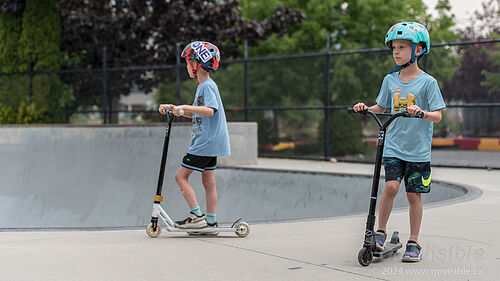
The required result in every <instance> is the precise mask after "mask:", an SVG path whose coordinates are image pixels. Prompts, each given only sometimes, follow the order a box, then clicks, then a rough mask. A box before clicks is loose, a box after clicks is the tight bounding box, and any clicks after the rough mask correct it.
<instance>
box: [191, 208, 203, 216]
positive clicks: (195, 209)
mask: <svg viewBox="0 0 500 281" xmlns="http://www.w3.org/2000/svg"><path fill="white" fill-rule="evenodd" d="M189 212H191V213H193V214H195V215H197V216H198V217H199V216H201V210H200V206H194V207H191V208H189Z"/></svg>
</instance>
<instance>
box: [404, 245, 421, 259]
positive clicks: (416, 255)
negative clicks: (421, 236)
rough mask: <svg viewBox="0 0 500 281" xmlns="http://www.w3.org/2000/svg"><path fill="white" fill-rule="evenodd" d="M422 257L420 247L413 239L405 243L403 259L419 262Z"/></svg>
mask: <svg viewBox="0 0 500 281" xmlns="http://www.w3.org/2000/svg"><path fill="white" fill-rule="evenodd" d="M421 259H422V247H420V245H418V243H417V242H415V241H413V240H408V242H407V243H406V252H405V253H404V255H403V261H409V262H419V261H420V260H421Z"/></svg>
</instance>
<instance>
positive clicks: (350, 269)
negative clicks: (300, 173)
mask: <svg viewBox="0 0 500 281" xmlns="http://www.w3.org/2000/svg"><path fill="white" fill-rule="evenodd" d="M254 168H262V169H287V170H311V171H325V172H335V173H348V174H371V173H372V166H371V165H361V164H349V163H328V162H317V161H291V160H270V159H259V164H258V165H255V166H254ZM433 179H435V180H440V181H448V182H451V183H456V184H462V185H471V186H475V187H477V188H479V189H480V190H481V191H482V194H481V195H480V196H479V197H478V198H476V199H473V200H469V201H464V202H459V203H455V204H452V205H447V206H438V207H432V208H429V209H426V210H424V220H423V224H422V231H421V236H420V241H421V244H422V245H423V247H424V252H423V253H424V259H423V261H422V262H420V263H416V264H411V263H410V264H408V263H402V262H401V261H400V259H401V254H402V252H401V251H400V252H398V253H397V254H396V255H395V256H394V257H392V258H390V259H387V260H383V261H374V262H373V263H372V264H371V265H370V266H368V267H361V266H360V265H359V264H358V262H357V253H358V251H359V249H360V248H361V245H362V240H363V232H364V225H365V220H366V217H365V216H364V215H363V216H350V217H344V218H335V219H327V220H311V221H304V222H289V223H275V224H256V225H251V233H250V235H249V236H248V237H246V238H237V237H236V236H235V235H234V234H231V233H229V234H224V235H220V236H219V237H214V238H196V237H189V236H187V235H185V234H180V233H163V234H162V235H161V236H160V237H158V238H156V239H151V238H149V237H147V236H146V233H145V231H144V230H142V229H141V230H125V231H51V232H2V233H0V261H1V262H0V280H107V281H108V280H287V281H289V280H292V281H293V280H300V281H302V280H430V279H431V278H432V280H497V279H498V276H499V275H500V252H499V250H500V249H499V247H498V239H497V236H496V232H498V230H500V218H499V217H498V214H499V213H500V171H498V170H493V171H486V170H479V169H450V168H434V169H433ZM431 194H432V193H431ZM368 196H369V195H367V198H360V200H366V201H367V208H368ZM109 219H110V220H113V218H112V217H110V218H109ZM389 227H390V229H391V230H399V231H400V232H401V239H402V240H403V241H405V240H406V239H407V236H408V214H407V212H398V213H394V214H392V216H391V219H390V223H389Z"/></svg>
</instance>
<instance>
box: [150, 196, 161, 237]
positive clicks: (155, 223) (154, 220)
mask: <svg viewBox="0 0 500 281" xmlns="http://www.w3.org/2000/svg"><path fill="white" fill-rule="evenodd" d="M159 215H160V203H156V202H155V203H153V212H152V213H151V223H152V224H153V231H156V228H157V227H158V216H159Z"/></svg>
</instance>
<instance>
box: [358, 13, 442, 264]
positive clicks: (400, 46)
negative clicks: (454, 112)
mask: <svg viewBox="0 0 500 281" xmlns="http://www.w3.org/2000/svg"><path fill="white" fill-rule="evenodd" d="M385 44H386V45H387V46H388V47H389V48H391V49H392V56H393V58H394V61H395V62H396V64H397V66H396V68H395V69H394V70H392V71H391V72H389V73H388V74H387V76H386V77H385V78H384V81H383V82H382V87H381V89H380V92H379V95H378V97H377V104H376V105H374V106H371V107H368V106H366V105H365V104H364V103H358V104H356V105H354V107H353V108H354V110H355V111H362V110H370V111H373V112H384V111H385V110H386V108H391V112H392V113H393V114H394V113H397V112H400V111H403V110H406V111H407V112H408V113H410V114H414V115H416V114H418V113H419V112H423V113H424V117H423V119H413V118H397V119H396V120H394V122H392V124H391V126H390V127H389V128H388V130H387V134H386V139H385V145H384V157H383V161H384V168H385V181H386V184H385V188H384V191H383V193H382V197H381V199H380V206H379V217H378V224H379V227H378V230H377V231H376V232H375V242H376V247H377V249H378V250H383V247H384V243H385V239H386V237H387V232H386V228H387V221H388V220H389V215H390V214H391V211H392V205H393V201H394V198H395V197H396V195H397V193H398V190H399V186H400V183H401V180H402V179H404V180H405V186H406V192H407V193H406V195H407V198H408V202H409V204H410V211H409V213H410V237H409V240H408V243H407V244H406V251H405V253H404V255H403V261H414V262H417V261H420V260H421V258H422V253H421V251H422V247H421V246H420V245H419V244H418V234H419V232H420V224H421V222H422V199H421V196H420V194H421V193H428V192H430V188H431V166H430V159H431V143H432V131H433V123H434V122H436V123H437V122H439V121H441V117H442V116H441V109H443V108H445V104H444V101H443V97H442V96H441V91H440V90H439V86H438V84H437V81H436V79H434V78H433V77H432V76H430V75H429V74H427V73H425V72H423V71H422V70H420V68H419V67H418V64H417V63H414V62H415V61H416V60H418V59H419V58H420V57H421V56H423V55H424V54H426V53H429V49H430V37H429V33H428V31H427V29H426V28H425V26H423V25H421V24H419V23H415V22H401V23H398V24H395V25H393V26H392V27H391V28H390V29H389V31H388V32H387V34H386V36H385Z"/></svg>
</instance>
